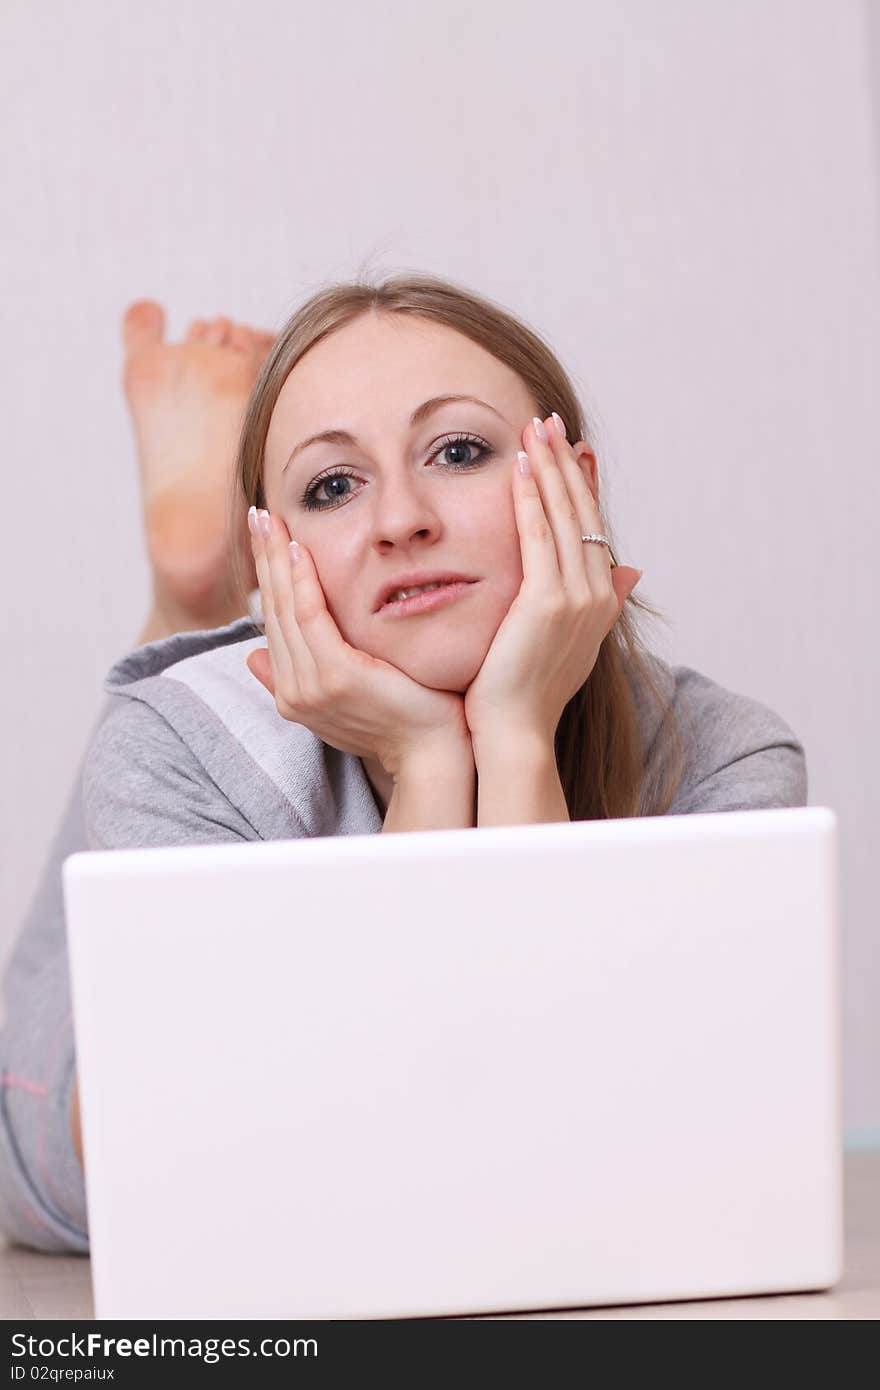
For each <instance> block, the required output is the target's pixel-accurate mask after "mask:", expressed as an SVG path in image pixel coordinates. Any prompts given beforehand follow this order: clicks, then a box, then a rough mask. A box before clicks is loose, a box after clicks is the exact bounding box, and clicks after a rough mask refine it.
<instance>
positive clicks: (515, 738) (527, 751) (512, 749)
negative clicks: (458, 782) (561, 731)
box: [472, 725, 556, 772]
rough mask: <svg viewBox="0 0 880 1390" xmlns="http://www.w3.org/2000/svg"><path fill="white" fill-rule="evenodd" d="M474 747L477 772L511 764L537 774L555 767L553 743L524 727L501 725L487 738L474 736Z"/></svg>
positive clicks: (491, 730)
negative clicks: (544, 768)
mask: <svg viewBox="0 0 880 1390" xmlns="http://www.w3.org/2000/svg"><path fill="white" fill-rule="evenodd" d="M472 747H473V754H474V762H475V764H476V768H477V772H480V770H481V769H482V770H483V771H485V770H486V769H487V768H489V767H497V766H499V765H504V764H507V765H508V766H509V765H510V764H511V763H515V764H516V765H517V766H519V767H523V766H527V767H529V768H532V769H534V770H536V771H538V770H540V769H541V768H543V767H545V766H547V765H552V766H553V767H555V766H556V746H555V742H554V739H553V738H552V737H550V736H548V735H547V734H546V733H540V732H539V731H538V730H536V729H524V728H523V727H522V726H521V725H520V726H519V727H517V728H505V727H504V726H503V725H498V726H496V727H495V728H493V729H490V730H488V731H487V732H486V733H484V734H475V735H474V736H473V744H472Z"/></svg>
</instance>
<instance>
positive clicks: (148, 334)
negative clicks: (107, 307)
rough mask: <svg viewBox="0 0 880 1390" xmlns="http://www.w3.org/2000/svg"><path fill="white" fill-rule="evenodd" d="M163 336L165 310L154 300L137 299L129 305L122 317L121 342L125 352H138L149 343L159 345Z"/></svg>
mask: <svg viewBox="0 0 880 1390" xmlns="http://www.w3.org/2000/svg"><path fill="white" fill-rule="evenodd" d="M164 335H165V310H164V309H163V308H162V305H161V304H157V302H156V300H155V299H138V300H135V302H134V303H133V304H129V306H128V308H127V309H126V311H125V313H124V314H123V317H122V340H123V342H124V344H125V350H126V352H138V351H139V349H141V348H144V347H148V346H149V345H150V344H151V343H161V341H162V339H163V337H164Z"/></svg>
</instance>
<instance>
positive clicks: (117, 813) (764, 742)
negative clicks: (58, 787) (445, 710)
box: [0, 618, 807, 1253]
mask: <svg viewBox="0 0 880 1390" xmlns="http://www.w3.org/2000/svg"><path fill="white" fill-rule="evenodd" d="M264 642H265V638H264V637H263V635H262V633H261V631H260V629H259V628H258V627H257V626H255V624H254V622H253V621H252V620H251V619H249V618H239V619H237V620H236V621H235V622H233V623H230V624H229V625H228V626H227V627H222V628H215V629H213V630H211V631H204V632H183V633H177V634H175V635H174V636H173V637H167V638H162V639H161V640H159V641H156V642H150V643H147V644H146V645H144V646H141V647H138V648H136V649H135V650H134V651H132V652H130V653H128V654H127V655H126V656H124V657H122V658H121V659H120V660H119V661H117V662H116V664H115V665H114V666H113V667H112V668H111V670H110V672H109V674H108V675H107V677H106V679H105V681H104V690H105V691H106V693H107V699H106V701H105V703H104V705H103V707H102V709H101V710H100V713H99V716H98V719H97V721H96V724H95V727H94V729H93V732H92V735H91V737H90V741H89V744H88V746H87V749H86V753H85V756H84V759H83V762H82V764H81V766H80V769H79V771H78V774H77V777H76V781H75V784H74V786H73V789H72V792H71V795H70V798H69V801H68V803H67V807H66V810H65V812H64V814H63V817H62V820H61V823H60V825H59V826H58V829H57V831H56V834H55V838H54V841H53V843H52V846H51V849H50V852H49V858H48V861H47V864H46V868H45V870H44V873H43V877H42V880H41V882H40V883H39V885H38V888H37V891H36V893H35V895H34V897H33V899H32V901H31V904H30V907H29V910H28V913H27V916H26V918H25V921H24V923H23V925H22V929H21V932H20V934H19V937H18V939H17V941H16V944H15V946H14V949H13V951H12V954H11V957H10V960H9V964H8V966H7V969H6V975H5V979H4V983H3V1001H4V1021H3V1027H2V1030H0V1068H2V1086H0V1230H2V1231H3V1232H5V1234H6V1236H7V1237H8V1238H9V1239H10V1240H12V1241H14V1242H17V1243H20V1244H23V1245H26V1246H31V1247H33V1248H36V1249H38V1250H47V1251H79V1252H83V1253H86V1252H87V1251H88V1249H89V1238H88V1220H87V1211H86V1195H85V1185H84V1178H83V1172H82V1169H81V1167H80V1165H79V1161H78V1159H77V1157H76V1154H75V1151H74V1148H73V1142H72V1136H71V1129H70V1104H71V1091H72V1085H73V1079H74V1071H75V1056H74V1039H73V1029H72V1017H71V1002H70V985H69V977H68V965H67V941H66V936H65V927H64V901H63V895H62V879H61V868H62V865H63V862H64V860H65V859H66V858H67V856H68V855H70V854H73V853H75V852H77V851H82V850H106V849H122V848H125V849H128V848H145V847H149V846H158V845H193V844H217V843H220V842H233V843H235V842H239V841H242V840H281V839H289V838H295V837H299V836H305V835H309V836H327V835H363V834H367V833H371V832H379V831H381V829H382V823H383V815H382V813H381V812H380V810H379V807H378V805H377V803H376V799H375V797H374V795H373V790H372V787H371V786H370V783H369V781H368V779H367V776H366V773H365V771H364V768H363V764H362V762H361V760H360V758H358V757H355V756H354V755H353V754H348V753H341V752H339V751H338V750H337V749H334V748H331V747H330V746H329V745H327V744H325V743H323V742H322V741H321V740H320V739H319V738H318V737H317V736H316V735H315V734H313V733H312V732H311V731H310V730H309V729H308V728H306V727H304V726H303V725H301V724H294V723H292V722H290V721H288V720H285V719H284V718H282V716H281V715H280V714H279V713H278V710H277V708H276V706H275V700H274V697H273V696H272V695H271V694H270V693H269V691H268V690H266V688H265V687H264V686H263V685H261V684H260V682H259V681H257V680H256V679H255V677H254V676H253V675H251V673H250V671H249V670H248V669H247V666H246V665H245V658H246V657H247V655H248V654H249V653H250V652H251V651H253V650H254V649H255V648H256V647H259V646H262V645H263V644H264ZM652 660H653V661H654V663H655V665H654V667H653V674H655V676H656V678H657V679H658V681H659V683H660V685H661V688H662V689H663V692H664V698H665V700H666V701H667V702H668V703H670V704H671V705H672V707H673V709H674V711H675V713H676V715H677V716H678V717H679V719H680V720H681V721H682V729H683V733H684V737H685V748H686V760H685V767H684V774H683V777H682V780H681V783H680V786H679V789H678V792H677V794H676V796H675V799H674V801H673V803H672V805H671V806H670V808H669V811H668V813H667V814H669V815H691V814H696V813H701V812H702V813H705V812H712V811H739V810H753V809H754V810H757V809H765V808H771V807H783V806H803V805H806V800H807V772H806V761H805V756H804V749H803V747H802V746H801V744H800V743H799V742H798V740H797V738H796V737H795V735H794V734H793V733H792V731H791V729H790V728H789V727H788V725H787V724H786V723H785V722H784V721H783V720H782V719H781V718H780V717H779V716H778V715H777V714H774V713H773V711H772V710H770V709H768V708H766V706H764V705H762V704H759V703H758V702H757V701H756V700H753V699H751V698H749V697H747V696H744V695H738V694H734V693H732V692H731V691H729V690H726V689H724V688H722V687H721V686H720V685H717V684H716V683H715V682H713V681H711V680H710V679H708V678H707V677H706V676H703V675H700V674H699V673H698V672H697V671H694V670H692V669H690V668H689V667H686V666H675V667H671V666H668V665H666V664H665V663H664V662H661V661H659V660H658V659H657V658H653V659H652ZM633 690H634V695H635V698H636V704H637V708H638V711H639V718H640V723H641V729H642V736H643V749H644V757H645V766H646V768H647V767H650V766H652V763H653V766H655V767H656V760H657V750H658V748H659V747H660V746H661V745H662V740H659V739H657V738H656V737H655V736H656V735H657V732H658V729H659V727H660V721H661V712H660V710H658V708H657V706H656V702H655V701H653V700H652V699H651V697H650V696H649V695H648V694H646V693H645V692H643V691H642V690H640V688H639V687H638V686H634V687H633ZM252 1176H253V1177H254V1178H256V1176H257V1170H255V1173H254V1175H252Z"/></svg>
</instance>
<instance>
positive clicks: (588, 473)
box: [571, 439, 599, 507]
mask: <svg viewBox="0 0 880 1390" xmlns="http://www.w3.org/2000/svg"><path fill="white" fill-rule="evenodd" d="M571 447H572V450H573V452H574V457H575V462H576V463H577V466H578V468H579V469H580V470H581V472H582V473H583V475H584V477H585V478H586V480H587V483H588V484H589V487H590V491H591V492H592V494H593V497H594V499H595V502H596V506H597V507H598V506H599V465H598V463H597V462H596V455H595V454H594V453H593V451H592V449H591V448H590V446H589V444H585V443H584V441H583V440H582V439H579V440H578V442H577V444H572V446H571Z"/></svg>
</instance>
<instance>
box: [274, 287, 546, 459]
mask: <svg viewBox="0 0 880 1390" xmlns="http://www.w3.org/2000/svg"><path fill="white" fill-rule="evenodd" d="M445 394H450V395H452V394H461V395H474V396H479V397H480V398H481V399H483V400H487V401H489V402H490V403H491V404H492V405H494V406H496V407H497V409H499V410H500V411H501V412H502V414H504V415H507V416H508V418H509V419H510V418H512V417H517V416H522V417H524V418H528V416H529V415H530V414H533V413H534V406H533V403H532V399H531V396H530V393H529V391H528V389H527V387H526V385H525V383H524V382H523V381H522V380H521V379H520V377H519V376H517V374H516V373H515V372H514V371H513V370H512V368H510V367H508V366H507V365H506V363H504V362H500V361H499V360H498V358H497V357H495V356H493V354H492V353H491V352H489V351H487V349H485V348H483V347H481V346H480V344H479V343H475V342H473V341H472V340H471V339H470V338H467V337H466V336H465V335H464V334H463V333H459V332H457V331H456V330H455V329H454V328H450V327H448V326H447V325H446V324H438V323H434V322H431V321H429V320H427V319H421V318H414V317H412V316H410V315H407V314H393V315H392V314H381V315H380V314H364V315H362V316H361V317H360V318H358V319H356V320H355V321H354V322H353V323H349V324H346V326H345V327H344V328H340V329H337V330H336V332H334V333H331V334H330V335H329V337H327V338H324V339H323V340H322V341H321V342H320V343H317V344H316V345H315V346H314V347H313V348H310V349H309V351H308V352H307V353H306V354H305V356H304V357H302V358H300V360H299V362H297V364H296V366H295V367H294V368H293V370H292V371H291V372H290V373H289V374H288V377H287V380H286V381H285V383H284V385H283V387H282V388H281V392H280V394H279V396H278V400H277V402H276V404H275V409H274V411H273V413H272V421H271V424H270V428H269V439H268V441H267V442H268V443H269V444H270V446H271V443H272V438H273V434H274V433H277V430H278V428H279V427H280V429H282V430H283V432H284V434H285V436H287V434H288V431H289V430H290V429H291V428H293V427H296V428H298V429H302V430H304V431H305V430H311V429H312V428H314V429H315V430H318V429H325V428H333V427H337V426H338V427H340V428H343V429H349V430H351V431H352V432H353V433H357V424H358V421H359V420H360V419H364V420H369V419H370V418H372V417H373V416H374V415H375V414H376V413H377V412H379V411H381V412H382V414H383V415H387V413H388V411H389V409H391V410H393V411H394V413H395V415H396V414H400V415H401V417H403V416H406V418H408V417H409V414H410V412H411V411H412V410H413V409H414V407H415V406H417V405H419V404H421V402H422V401H423V400H426V399H427V398H428V397H429V396H434V395H445ZM508 412H510V414H509V413H508Z"/></svg>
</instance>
